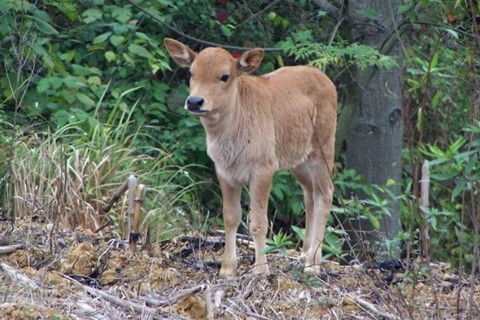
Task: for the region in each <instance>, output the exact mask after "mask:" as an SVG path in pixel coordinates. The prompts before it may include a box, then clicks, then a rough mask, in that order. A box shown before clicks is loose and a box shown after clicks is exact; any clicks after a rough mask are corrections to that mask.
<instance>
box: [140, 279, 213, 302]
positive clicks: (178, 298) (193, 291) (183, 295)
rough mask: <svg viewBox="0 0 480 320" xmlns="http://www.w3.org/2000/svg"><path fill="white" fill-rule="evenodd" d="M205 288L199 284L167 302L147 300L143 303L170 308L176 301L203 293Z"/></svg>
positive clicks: (205, 286)
mask: <svg viewBox="0 0 480 320" xmlns="http://www.w3.org/2000/svg"><path fill="white" fill-rule="evenodd" d="M206 288H207V285H204V284H201V285H199V286H196V287H193V288H190V289H187V290H184V291H182V292H180V293H179V294H177V295H175V296H173V297H172V298H169V299H167V300H157V299H147V300H146V301H145V302H146V303H147V304H148V305H151V306H157V307H166V306H170V305H172V304H175V303H177V302H178V301H180V300H182V299H183V298H185V297H188V296H191V295H194V294H195V293H197V292H200V291H204V290H205V289H206Z"/></svg>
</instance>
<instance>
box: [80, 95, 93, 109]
mask: <svg viewBox="0 0 480 320" xmlns="http://www.w3.org/2000/svg"><path fill="white" fill-rule="evenodd" d="M77 99H78V101H80V102H81V103H83V104H84V105H85V106H87V107H89V108H93V107H95V105H96V104H95V101H93V99H92V98H90V97H89V96H87V95H86V94H84V93H81V92H79V93H77Z"/></svg>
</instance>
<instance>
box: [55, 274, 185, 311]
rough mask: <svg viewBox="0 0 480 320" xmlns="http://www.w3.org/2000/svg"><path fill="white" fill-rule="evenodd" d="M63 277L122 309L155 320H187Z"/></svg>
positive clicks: (65, 276)
mask: <svg viewBox="0 0 480 320" xmlns="http://www.w3.org/2000/svg"><path fill="white" fill-rule="evenodd" d="M63 277H64V278H66V279H68V280H70V281H72V282H73V283H74V284H75V285H77V286H78V287H80V288H82V289H84V290H85V291H87V292H88V293H90V294H92V295H94V296H97V297H101V298H103V299H105V300H107V301H109V302H111V303H113V304H116V305H118V306H120V307H122V308H125V309H129V310H133V311H135V312H138V313H141V314H148V315H150V316H151V317H152V318H153V319H181V320H186V318H184V317H181V316H178V315H174V314H172V313H169V312H165V311H162V314H161V315H160V314H158V312H157V311H156V310H155V309H153V308H150V307H147V306H145V305H142V304H139V303H135V302H131V301H127V300H124V299H121V298H119V297H117V296H115V295H113V294H110V293H107V292H104V291H102V290H98V289H95V288H92V287H88V286H85V285H83V284H81V283H80V282H78V281H77V280H75V279H73V278H71V277H69V276H67V275H63Z"/></svg>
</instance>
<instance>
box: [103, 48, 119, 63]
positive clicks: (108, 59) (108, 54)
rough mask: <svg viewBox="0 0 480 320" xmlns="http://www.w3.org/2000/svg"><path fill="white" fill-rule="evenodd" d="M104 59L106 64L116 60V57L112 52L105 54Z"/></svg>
mask: <svg viewBox="0 0 480 320" xmlns="http://www.w3.org/2000/svg"><path fill="white" fill-rule="evenodd" d="M105 58H106V59H107V61H108V62H111V61H113V60H115V59H116V58H117V55H116V54H115V53H114V52H113V51H107V52H105Z"/></svg>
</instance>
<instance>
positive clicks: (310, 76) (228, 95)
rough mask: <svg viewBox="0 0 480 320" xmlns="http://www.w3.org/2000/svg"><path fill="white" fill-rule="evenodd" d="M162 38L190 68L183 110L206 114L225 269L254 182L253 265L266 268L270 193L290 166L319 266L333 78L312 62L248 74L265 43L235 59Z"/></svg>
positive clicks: (310, 256) (309, 247)
mask: <svg viewBox="0 0 480 320" xmlns="http://www.w3.org/2000/svg"><path fill="white" fill-rule="evenodd" d="M164 43H165V46H166V48H167V50H168V52H169V53H170V56H171V57H172V58H173V60H175V61H176V62H177V63H178V64H180V65H181V66H184V67H190V71H191V78H190V96H189V97H188V98H187V100H186V101H185V108H186V109H187V110H189V111H190V112H191V113H192V114H195V115H199V116H200V121H201V123H202V125H203V127H204V128H205V131H206V134H207V150H208V155H209V156H210V158H211V159H212V160H213V161H214V162H215V170H216V173H217V177H218V180H219V182H220V188H221V190H222V197H223V218H224V223H225V233H226V244H225V252H224V254H223V258H222V268H221V270H220V275H222V276H232V275H234V273H235V270H236V269H237V255H236V232H237V227H238V225H239V223H240V219H241V216H242V215H241V213H242V211H241V208H240V190H241V187H242V185H248V187H249V191H250V199H251V202H250V214H249V220H250V233H251V235H252V237H253V240H254V243H255V265H254V270H253V271H254V272H256V273H259V272H268V264H267V258H266V256H265V254H264V249H265V237H266V234H267V228H268V217H267V205H268V197H269V194H270V187H271V183H272V177H273V174H274V173H275V171H277V170H281V169H290V170H291V171H292V173H293V174H294V175H295V177H296V178H297V179H298V180H299V181H300V184H301V185H302V189H303V192H304V201H305V211H306V234H305V242H304V245H303V253H304V255H305V258H306V266H305V271H307V272H317V271H318V270H319V263H320V261H321V257H322V253H321V252H322V249H321V246H322V240H323V236H324V232H325V225H326V223H327V218H328V215H329V212H330V207H331V204H332V194H333V183H332V180H331V173H332V169H333V165H334V163H333V156H334V142H335V128H336V106H337V92H336V89H335V86H334V84H333V83H332V82H331V81H330V79H328V77H327V76H326V75H325V74H324V73H322V72H321V71H319V70H318V69H315V68H311V67H306V66H296V67H285V68H280V69H278V70H276V71H274V72H272V73H269V74H266V75H263V76H251V75H248V74H247V73H249V72H252V71H254V70H255V69H257V68H258V66H259V65H260V63H261V61H262V59H263V56H264V51H263V50H262V49H255V50H251V51H247V52H245V53H244V54H243V55H242V56H241V57H240V58H239V59H238V60H237V59H235V58H233V57H232V56H231V55H230V54H229V53H228V52H227V51H225V50H224V49H221V48H207V49H204V50H202V51H200V52H199V53H195V52H194V51H192V50H191V49H190V48H188V47H187V46H186V45H184V44H182V43H180V42H178V41H175V40H172V39H165V41H164Z"/></svg>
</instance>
